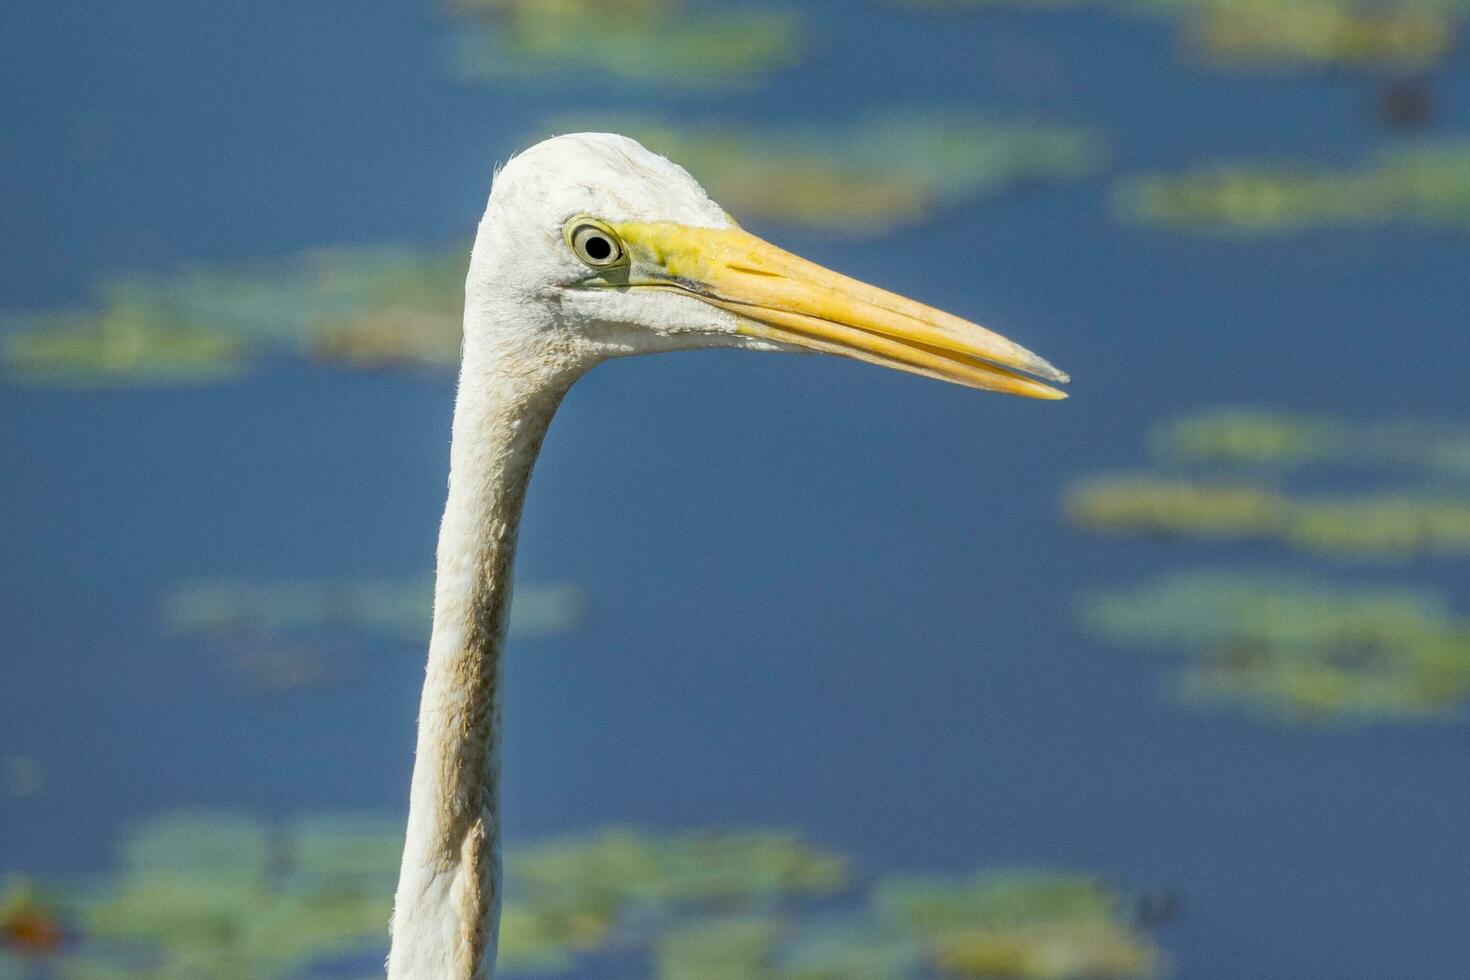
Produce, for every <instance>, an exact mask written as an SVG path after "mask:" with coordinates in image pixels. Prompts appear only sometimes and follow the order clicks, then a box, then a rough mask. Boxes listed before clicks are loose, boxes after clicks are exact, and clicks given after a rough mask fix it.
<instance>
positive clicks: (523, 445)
mask: <svg viewBox="0 0 1470 980" xmlns="http://www.w3.org/2000/svg"><path fill="white" fill-rule="evenodd" d="M472 309H473V308H472ZM467 315H471V314H467ZM473 315H476V316H479V317H480V319H481V323H482V324H483V322H484V320H485V317H486V316H487V315H493V314H488V311H475V312H474V313H473ZM510 336H512V335H510V334H508V333H507V334H501V333H499V332H496V331H484V330H479V331H476V332H474V333H470V334H467V336H466V342H465V350H464V356H463V366H462V369H461V375H460V387H459V393H458V396H457V398H456V400H455V410H454V427H453V436H452V441H451V445H450V473H449V496H448V502H447V504H446V505H445V509H444V519H443V523H442V525H441V526H440V530H439V547H438V559H437V572H436V579H435V587H434V627H433V634H432V638H431V639H430V642H429V659H428V668H427V674H426V676H425V679H424V690H423V697H422V701H421V703H420V708H419V731H418V749H417V754H416V757H415V761H414V770H413V785H412V790H411V794H410V801H409V818H408V833H407V839H406V845H405V848H404V853H403V866H402V870H401V873H400V877H399V884H398V892H397V895H396V896H395V899H394V910H395V911H394V919H393V929H392V931H393V943H392V953H391V955H390V958H389V963H388V975H389V976H390V977H391V978H395V980H400V978H401V980H420V978H425V980H427V978H431V977H433V978H442V980H460V978H466V980H469V978H476V980H478V978H483V977H489V976H490V974H491V970H492V968H493V963H494V959H495V947H496V939H497V935H496V934H497V931H498V921H499V917H500V916H499V912H500V903H501V871H500V827H499V825H500V800H499V795H500V714H501V659H502V657H501V654H502V651H503V649H504V644H505V635H506V626H507V618H508V615H509V612H510V594H511V573H512V565H513V562H514V558H515V549H516V533H517V528H518V526H519V523H520V517H521V507H522V504H523V503H524V501H525V496H526V486H527V483H528V482H529V480H530V477H531V469H532V466H533V464H534V463H535V460H536V455H537V452H538V451H539V450H540V448H541V441H542V439H543V437H544V436H545V435H546V430H547V427H548V426H549V425H550V424H551V418H552V415H553V414H554V413H555V411H556V408H557V405H558V404H560V402H561V399H562V396H563V395H565V393H566V391H567V389H568V388H569V387H570V386H571V384H572V382H573V381H574V380H575V379H576V376H577V374H578V373H579V372H577V371H575V370H572V369H569V368H564V369H562V370H533V371H525V370H518V367H524V365H525V364H526V358H525V357H522V356H517V354H516V352H514V351H510V350H506V349H504V348H503V345H502V344H500V343H498V341H500V340H502V339H509V337H510ZM536 363H537V364H538V365H540V366H543V367H544V366H546V365H547V364H548V361H547V360H545V359H540V360H538V361H536Z"/></svg>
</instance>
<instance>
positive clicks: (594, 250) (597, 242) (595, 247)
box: [582, 235, 613, 262]
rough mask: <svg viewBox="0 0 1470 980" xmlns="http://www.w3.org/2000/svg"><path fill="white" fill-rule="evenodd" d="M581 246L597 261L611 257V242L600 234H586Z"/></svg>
mask: <svg viewBox="0 0 1470 980" xmlns="http://www.w3.org/2000/svg"><path fill="white" fill-rule="evenodd" d="M582 247H583V248H585V249H586V250H587V254H588V255H589V256H590V257H592V258H594V259H596V260H597V261H599V262H601V261H602V260H603V259H609V258H612V254H613V247H612V242H610V241H608V240H607V239H606V238H603V237H602V236H601V235H588V236H587V240H586V241H585V242H583V243H582Z"/></svg>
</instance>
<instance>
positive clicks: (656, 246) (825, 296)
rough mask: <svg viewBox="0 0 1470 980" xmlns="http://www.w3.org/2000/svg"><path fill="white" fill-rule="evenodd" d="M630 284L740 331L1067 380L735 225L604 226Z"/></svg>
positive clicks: (991, 376)
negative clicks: (718, 317)
mask: <svg viewBox="0 0 1470 980" xmlns="http://www.w3.org/2000/svg"><path fill="white" fill-rule="evenodd" d="M608 227H610V229H611V230H612V231H614V232H615V233H616V234H617V235H618V237H619V238H620V239H621V240H622V244H623V246H624V248H625V249H626V250H627V266H626V269H627V279H626V283H627V285H629V286H637V287H653V288H663V289H675V290H679V291H680V292H684V293H686V294H688V295H691V296H695V297H697V298H699V299H701V300H703V301H705V302H706V303H710V304H712V305H714V306H718V307H719V308H720V309H723V310H728V311H730V312H731V313H734V314H736V315H737V316H738V317H740V327H739V330H740V332H741V333H743V334H746V335H748V336H751V337H759V338H761V339H763V340H771V341H778V342H780V343H783V344H790V345H792V346H795V347H804V348H807V349H809V350H815V351H822V352H824V353H829V354H841V355H843V356H846V357H853V358H856V359H858V360H860V361H868V362H870V363H873V364H879V365H882V366H884V367H891V368H897V369H898V370H900V371H908V372H911V373H913V374H921V375H924V376H925V377H930V378H937V379H939V380H941V381H949V382H953V383H954V384H961V385H967V386H969V387H971V388H982V389H985V390H987V391H1000V392H1005V393H1007V394H1012V395H1022V396H1025V397H1027V398H1045V399H1059V398H1066V397H1067V396H1066V395H1065V394H1064V393H1062V392H1060V391H1058V390H1057V389H1055V388H1053V387H1051V386H1050V385H1047V384H1043V383H1042V382H1041V381H1037V380H1033V379H1032V378H1029V377H1026V376H1025V375H1027V374H1030V375H1035V376H1036V377H1039V378H1042V379H1045V380H1046V381H1053V382H1057V383H1061V384H1065V383H1066V382H1067V381H1068V380H1069V379H1068V377H1067V375H1065V374H1064V373H1062V372H1061V371H1058V370H1057V369H1056V368H1054V367H1052V366H1051V365H1050V364H1048V363H1047V362H1046V361H1045V360H1043V359H1042V358H1040V357H1038V356H1037V355H1035V354H1033V353H1031V352H1030V351H1028V350H1026V348H1024V347H1022V346H1020V345H1019V344H1016V343H1014V342H1012V341H1010V340H1007V339H1006V338H1005V337H1002V336H1001V335H1000V334H997V333H994V332H992V331H990V330H986V329H985V328H984V327H982V326H980V325H978V324H975V323H971V322H969V321H968V320H962V319H960V318H959V317H957V316H951V315H950V314H948V313H944V312H942V311H940V310H936V309H934V308H933V307H929V306H925V305H924V304H922V303H917V302H915V301H914V300H911V299H906V298H905V297H903V296H899V295H898V294H896V293H890V292H888V291H887V290H883V289H879V288H877V287H876V286H870V285H868V284H867V283H864V282H859V281H858V280H856V279H850V278H848V277H847V276H843V275H840V274H838V273H836V272H833V271H831V270H830V269H825V268H823V267H822V266H819V265H817V264H816V263H814V262H808V261H807V260H805V259H803V258H801V257H799V256H796V255H792V254H791V253H790V252H786V251H783V250H782V249H779V248H777V247H776V246H774V245H771V244H770V243H768V242H765V241H762V240H761V239H759V238H757V237H755V236H754V235H751V234H749V233H748V232H745V231H742V230H741V229H739V228H691V227H687V226H685V225H677V224H638V223H625V224H619V225H612V226H608Z"/></svg>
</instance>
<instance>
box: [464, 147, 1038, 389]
mask: <svg viewBox="0 0 1470 980" xmlns="http://www.w3.org/2000/svg"><path fill="white" fill-rule="evenodd" d="M468 298H469V305H468V310H469V312H468V315H467V317H466V341H467V344H475V343H476V342H478V341H481V340H486V341H491V342H494V343H497V344H501V345H503V344H505V343H507V342H513V343H515V344H517V345H525V346H527V347H529V349H532V350H535V351H536V352H537V356H541V357H549V358H553V359H557V358H559V359H562V360H563V361H565V362H566V363H568V364H569V365H570V364H574V365H576V366H577V367H583V366H585V365H587V364H591V363H595V362H596V361H597V360H601V359H605V358H609V357H616V356H620V355H624V354H637V353H651V352H656V351H668V350H680V349H698V348H709V347H733V348H743V349H748V350H806V351H820V352H824V353H832V354H841V355H844V356H847V357H854V358H857V359H859V360H863V361H868V362H871V363H874V364H880V365H883V366H885V367H892V368H897V369H900V370H903V371H909V372H912V373H915V374H922V375H925V376H928V377H932V378H938V379H941V380H944V381H950V382H954V383H957V384H963V385H968V386H970V387H973V388H984V389H988V390H992V391H1003V392H1008V393H1010V394H1016V395H1026V396H1029V397H1033V398H1062V397H1065V396H1063V395H1062V393H1061V392H1059V391H1057V390H1056V389H1055V388H1052V387H1050V386H1049V385H1047V384H1044V383H1042V380H1044V381H1051V382H1065V381H1066V380H1067V376H1066V375H1065V374H1063V373H1062V372H1061V371H1058V370H1057V369H1056V368H1054V367H1052V366H1051V365H1050V364H1048V363H1047V362H1046V361H1044V360H1042V359H1041V358H1040V357H1038V356H1036V355H1035V354H1032V353H1031V352H1030V351H1028V350H1026V349H1025V348H1023V347H1021V346H1020V345H1018V344H1016V343H1013V342H1012V341H1010V340H1007V339H1006V338H1004V337H1002V336H1000V335H999V334H996V333H992V332H991V331H989V330H986V329H985V328H983V327H981V326H979V325H977V324H974V323H970V322H968V321H966V320H963V319H960V318H959V317H956V316H951V315H949V314H947V313H943V312H941V311H939V310H936V309H933V308H931V307H928V306H925V305H923V304H921V303H918V302H915V301H913V300H910V299H905V298H904V297H902V296H898V295H896V294H894V293H890V292H887V291H885V290H882V289H879V288H877V287H874V286H869V285H867V284H865V283H861V282H858V281H857V280H854V279H849V278H847V277H846V276H841V275H838V274H837V273H834V272H831V271H829V270H827V269H824V268H822V267H821V266H818V265H816V264H814V263H811V262H807V261H806V260H804V259H801V258H798V257H797V256H795V255H792V254H790V253H789V252H785V251H782V250H781V249H778V248H776V247H775V246H773V245H770V244H768V243H767V242H764V241H762V240H761V239H759V238H757V237H755V236H754V235H751V234H749V233H747V232H745V231H743V230H741V229H740V227H739V226H737V225H736V224H735V222H734V221H733V220H732V219H731V218H730V217H729V215H727V214H725V212H724V211H723V210H722V209H721V208H720V207H719V205H717V204H715V203H714V202H713V201H711V200H710V198H709V196H708V195H707V194H706V193H705V192H704V190H703V188H701V187H700V186H699V184H698V183H697V182H696V181H695V180H694V178H692V177H691V176H689V174H688V173H687V172H685V171H684V170H683V168H681V167H678V166H676V165H675V164H673V163H670V162H669V161H668V160H666V159H664V158H663V157H661V156H658V155H657V154H654V153H651V152H649V151H648V150H646V149H644V148H643V147H642V146H640V145H639V144H638V143H636V142H634V141H633V140H630V139H627V138H626V137H622V136H615V135H611V134H607V133H579V134H575V135H569V136H558V137H556V138H554V139H549V140H546V141H545V142H543V143H539V144H537V145H536V146H534V147H531V148H530V149H529V150H526V151H525V152H524V153H522V154H520V155H519V156H516V157H514V158H513V159H512V160H511V161H510V162H509V163H507V164H506V165H505V167H504V168H503V169H502V170H501V171H500V172H499V173H498V174H497V175H496V178H495V182H494V187H493V189H492V191H491V194H490V204H489V207H488V208H487V209H486V212H485V218H484V220H483V221H482V222H481V225H480V231H479V236H478V239H477V241H476V243H475V254H474V259H473V261H472V263H471V267H470V279H469V284H468ZM477 333H483V334H484V335H485V336H483V337H481V336H477ZM1028 375H1029V376H1028ZM1038 378H1039V379H1042V380H1037V379H1038Z"/></svg>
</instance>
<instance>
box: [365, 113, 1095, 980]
mask: <svg viewBox="0 0 1470 980" xmlns="http://www.w3.org/2000/svg"><path fill="white" fill-rule="evenodd" d="M465 293H466V296H465V299H466V303H465V314H464V350H463V355H462V365H461V374H460V382H459V392H458V396H457V398H456V402H455V409H454V424H453V438H452V442H451V446H450V474H449V496H448V503H447V504H446V506H445V511H444V520H443V524H442V526H441V529H440V534H439V550H438V567H437V579H436V584H435V593H434V627H433V635H432V638H431V640H430V643H429V659H428V669H427V676H426V677H425V680H424V691H423V700H422V702H421V705H420V713H419V731H418V752H417V757H416V759H415V763H414V770H413V787H412V791H411V795H410V800H409V816H408V832H407V841H406V844H405V847H404V852H403V866H402V870H401V873H400V878H399V882H398V891H397V895H396V897H395V899H394V916H393V925H392V950H391V952H390V954H389V957H388V975H389V977H390V978H391V980H486V978H489V977H490V976H491V973H492V971H493V969H494V961H495V947H496V938H497V929H498V919H499V909H500V903H501V874H500V812H499V801H498V796H499V782H500V753H499V732H500V711H501V690H500V677H501V673H500V653H501V647H502V645H503V642H504V639H505V627H506V612H507V609H508V607H509V600H510V585H511V562H512V558H513V556H514V552H515V545H516V529H517V525H518V523H519V521H520V516H521V503H522V501H523V499H524V497H525V493H526V484H527V482H528V480H529V478H530V475H531V467H532V464H533V462H534V461H535V458H536V453H537V451H538V449H539V448H540V446H541V440H542V437H543V436H544V435H545V434H546V430H547V426H548V425H549V424H550V422H551V416H552V413H553V412H555V411H556V407H557V405H558V403H559V402H560V401H561V399H562V396H563V395H564V394H565V393H566V391H567V389H568V388H570V387H571V385H572V383H573V382H574V381H576V380H577V378H578V377H580V376H581V375H582V374H583V373H584V372H586V371H587V370H588V369H589V368H591V367H593V366H594V365H596V364H597V363H599V362H600V361H604V360H607V359H609V358H613V357H622V356H625V355H628V354H647V353H654V352H658V351H670V350H687V349H704V348H739V349H743V350H761V351H777V350H779V351H798V350H808V351H824V352H828V353H834V354H843V355H846V356H848V357H855V358H859V359H861V360H864V361H870V362H873V363H876V364H881V365H885V366H887V367H893V368H898V369H900V370H904V371H911V372H914V373H916V374H922V375H927V376H929V377H932V378H938V379H941V380H944V381H951V382H956V383H958V384H962V385H968V386H970V387H973V388H985V389H989V390H993V391H1003V392H1009V393H1011V394H1017V395H1027V396H1030V397H1033V398H1061V397H1064V396H1063V395H1062V393H1061V392H1059V391H1057V390H1056V389H1054V388H1052V387H1049V386H1048V385H1046V384H1044V383H1043V382H1042V381H1039V380H1034V379H1033V378H1031V377H1027V376H1026V375H1033V376H1035V377H1036V378H1041V379H1044V380H1046V381H1053V382H1064V381H1066V380H1067V377H1066V375H1064V374H1062V373H1061V372H1060V371H1058V370H1057V369H1056V368H1054V367H1052V366H1051V365H1050V364H1048V363H1047V362H1046V361H1044V360H1042V359H1041V358H1039V357H1037V356H1036V355H1034V354H1032V353H1030V352H1029V351H1027V350H1025V349H1024V348H1022V347H1020V346H1019V345H1017V344H1015V343H1012V342H1011V341H1009V340H1007V339H1005V338H1004V337H1001V336H999V335H997V334H995V333H992V332H990V331H988V330H986V329H984V328H982V327H980V326H977V325H975V324H973V323H969V322H967V321H965V320H962V319H960V318H958V317H954V316H950V315H949V314H947V313H941V312H940V311H938V310H935V309H931V308H929V307H927V306H924V305H922V304H920V303H917V302H914V301H913V300H909V299H905V298H903V297H901V296H897V295H894V294H893V293H889V292H885V291H884V290H881V289H878V288H876V287H874V286H869V285H865V284H863V283H860V282H857V281H855V280H853V279H848V278H846V277H844V276H840V275H838V274H836V273H834V272H830V271H828V270H826V269H824V268H822V267H821V266H818V265H815V264H813V263H811V262H807V261H805V260H803V259H800V258H798V257H796V256H794V255H792V254H790V253H788V252H784V251H781V250H780V249H778V248H776V247H774V246H772V245H769V244H767V243H766V242H764V241H762V240H760V239H759V238H756V237H755V236H753V235H750V234H748V233H746V232H745V231H742V230H741V229H740V228H739V226H737V225H736V224H735V222H734V221H733V220H732V219H731V218H730V217H729V216H728V215H727V214H725V212H724V211H722V210H721V209H720V207H719V206H718V205H716V204H715V203H714V202H713V201H711V200H710V199H709V197H708V196H707V195H706V194H705V192H704V191H703V190H702V189H701V188H700V186H699V184H698V183H696V182H695V181H694V179H693V178H692V177H690V176H689V174H688V173H686V172H685V171H684V170H683V169H681V168H680V167H678V166H675V165H674V164H672V163H670V162H669V161H667V160H665V159H664V158H662V157H660V156H657V155H656V154H653V153H651V152H649V151H648V150H646V149H644V148H643V147H642V146H640V145H639V144H637V143H635V142H634V141H632V140H629V139H626V138H624V137H621V136H614V135H610V134H600V133H583V134H579V135H571V136H560V137H557V138H555V139H551V140H547V141H546V142H544V143H540V144H538V145H536V146H534V147H532V148H531V149H529V150H527V151H525V152H524V153H522V154H520V155H519V156H517V157H514V158H513V159H512V160H511V161H510V162H509V163H507V164H506V165H505V167H504V168H503V169H502V170H500V172H499V173H498V174H497V175H496V177H495V180H494V183H493V187H492V189H491V192H490V202H489V205H488V207H487V208H486V210H485V216H484V219H483V220H482V221H481V222H480V227H479V232H478V234H477V236H476V239H475V246H474V252H473V255H472V257H471V260H470V271H469V278H468V281H467V283H466V288H465Z"/></svg>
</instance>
